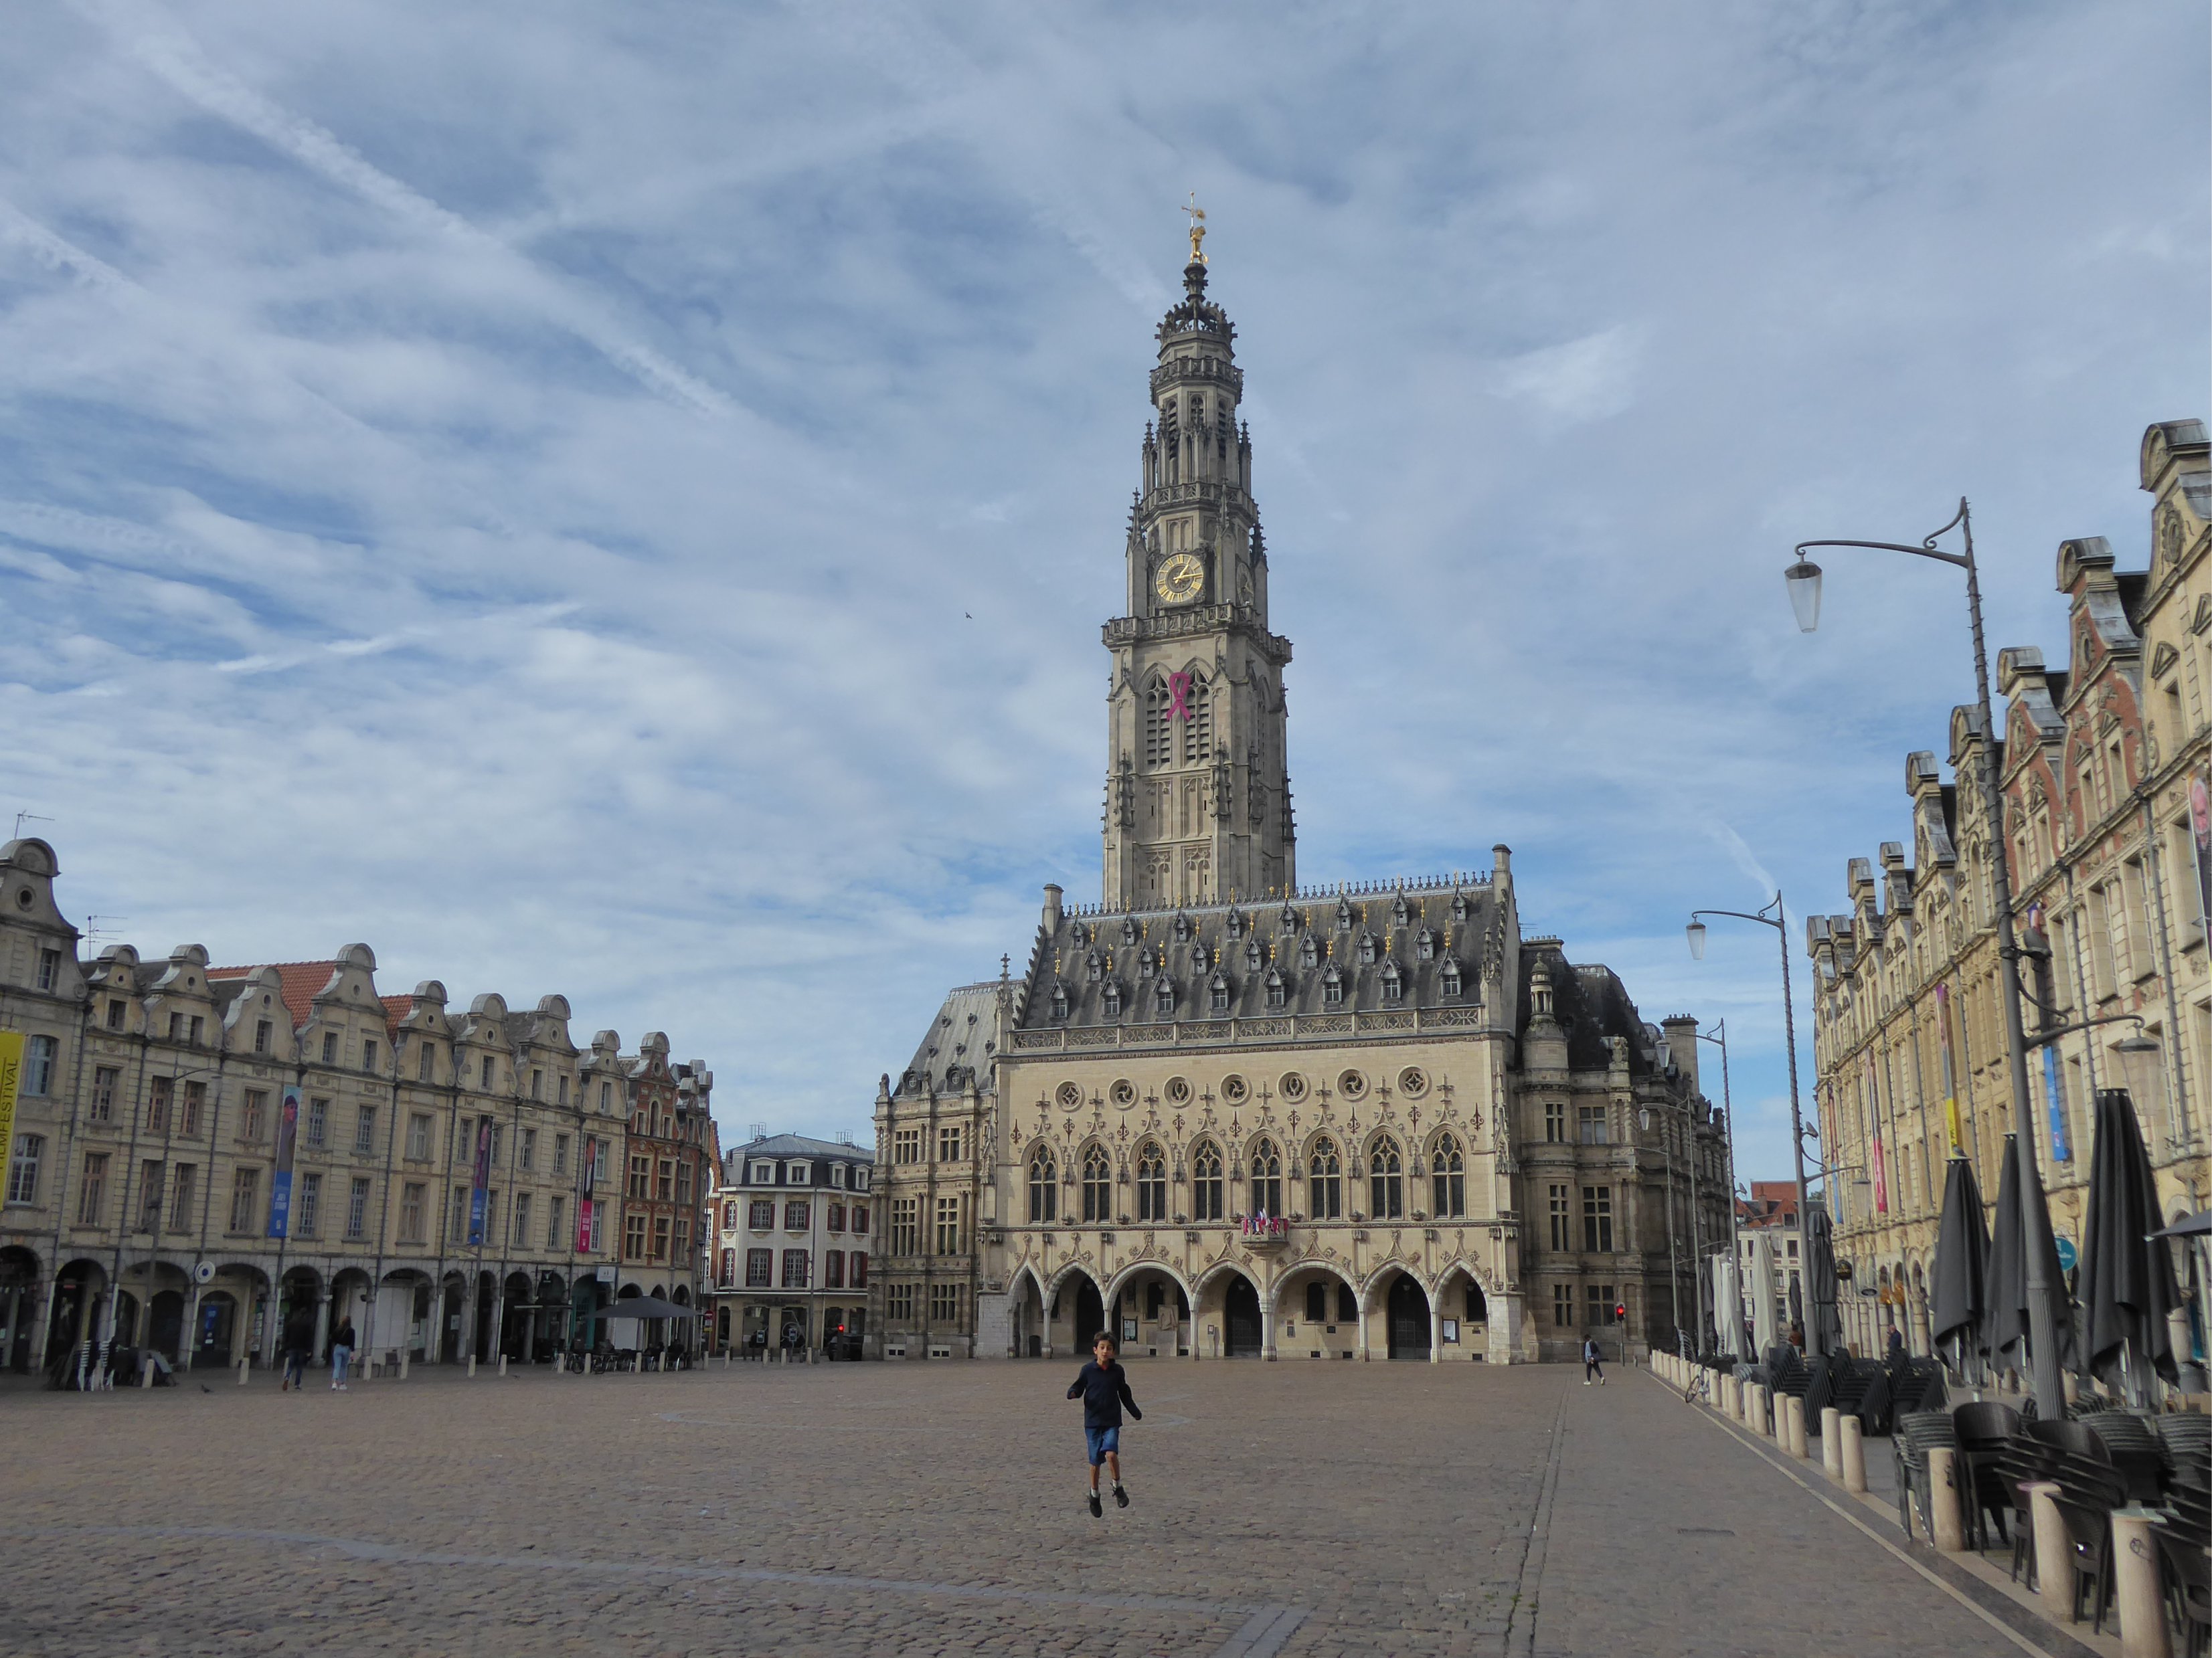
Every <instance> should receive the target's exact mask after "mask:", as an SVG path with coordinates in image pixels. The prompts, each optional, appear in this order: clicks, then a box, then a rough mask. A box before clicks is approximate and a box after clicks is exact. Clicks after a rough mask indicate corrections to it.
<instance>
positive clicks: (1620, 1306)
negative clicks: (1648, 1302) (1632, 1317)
mask: <svg viewBox="0 0 2212 1658" xmlns="http://www.w3.org/2000/svg"><path fill="white" fill-rule="evenodd" d="M1613 1316H1614V1317H1615V1318H1617V1319H1619V1320H1620V1321H1621V1322H1622V1323H1623V1324H1626V1323H1627V1322H1628V1303H1626V1302H1625V1301H1624V1302H1620V1303H1617V1304H1616V1305H1615V1306H1614V1307H1613Z"/></svg>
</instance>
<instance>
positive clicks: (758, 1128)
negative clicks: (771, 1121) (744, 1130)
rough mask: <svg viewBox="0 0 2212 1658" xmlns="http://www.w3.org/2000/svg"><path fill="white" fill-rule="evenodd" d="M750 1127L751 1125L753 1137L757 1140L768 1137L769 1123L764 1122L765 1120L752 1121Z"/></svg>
mask: <svg viewBox="0 0 2212 1658" xmlns="http://www.w3.org/2000/svg"><path fill="white" fill-rule="evenodd" d="M748 1127H750V1128H751V1130H752V1133H753V1138H754V1139H757V1140H764V1139H767V1138H768V1125H767V1124H766V1123H764V1122H757V1123H751V1124H749V1125H748Z"/></svg>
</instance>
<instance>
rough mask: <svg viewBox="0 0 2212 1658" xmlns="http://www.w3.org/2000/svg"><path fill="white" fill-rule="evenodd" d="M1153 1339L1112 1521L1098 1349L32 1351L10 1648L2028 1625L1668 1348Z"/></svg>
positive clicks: (650, 1644) (1884, 1636)
mask: <svg viewBox="0 0 2212 1658" xmlns="http://www.w3.org/2000/svg"><path fill="white" fill-rule="evenodd" d="M1129 1369H1130V1376H1131V1385H1132V1387H1133V1390H1134V1392H1135V1394H1136V1396H1137V1399H1138V1401H1139V1404H1140V1405H1141V1406H1143V1407H1144V1410H1145V1412H1146V1415H1145V1419H1144V1421H1143V1422H1142V1423H1141V1424H1133V1425H1132V1426H1131V1427H1130V1428H1129V1429H1128V1430H1127V1434H1126V1436H1125V1438H1126V1442H1127V1451H1128V1457H1127V1467H1126V1477H1127V1482H1128V1486H1129V1491H1130V1493H1131V1496H1132V1497H1133V1507H1131V1508H1130V1509H1127V1510H1126V1511H1118V1510H1116V1509H1115V1508H1114V1507H1113V1505H1112V1504H1111V1503H1110V1502H1109V1503H1108V1505H1107V1509H1106V1517H1105V1518H1104V1519H1103V1521H1102V1520H1093V1519H1091V1517H1090V1515H1088V1514H1087V1513H1086V1512H1085V1511H1084V1509H1083V1508H1082V1507H1081V1503H1080V1497H1081V1485H1082V1474H1081V1469H1082V1455H1081V1450H1082V1437H1081V1433H1080V1429H1081V1424H1082V1418H1081V1412H1080V1407H1079V1406H1076V1405H1074V1404H1071V1403H1069V1402H1067V1401H1066V1400H1065V1399H1063V1398H1062V1396H1061V1395H1062V1394H1063V1393H1064V1391H1065V1389H1066V1385H1067V1382H1068V1381H1069V1380H1070V1379H1071V1378H1072V1376H1073V1374H1074V1370H1075V1366H1074V1364H1073V1363H1072V1362H1052V1363H1013V1364H1007V1363H943V1362H938V1363H908V1364H898V1363H890V1364H881V1363H877V1364H840V1365H836V1366H817V1367H812V1368H798V1369H793V1370H784V1369H782V1368H781V1367H770V1368H765V1369H764V1368H763V1367H761V1366H757V1365H748V1366H740V1367H738V1368H737V1369H735V1370H720V1369H714V1370H703V1371H696V1372H690V1373H685V1374H681V1375H677V1376H665V1377H664V1376H645V1377H629V1376H599V1377H581V1376H558V1377H556V1376H550V1375H548V1374H545V1373H544V1372H537V1373H533V1374H531V1375H527V1376H515V1377H512V1378H508V1379H506V1380H501V1379H499V1378H496V1377H494V1376H480V1377H478V1378H477V1379H476V1380H473V1381H470V1380H466V1379H465V1378H462V1377H459V1376H452V1375H445V1374H440V1373H437V1372H417V1373H416V1375H415V1376H413V1377H412V1378H410V1380H409V1381H407V1382H404V1383H403V1382H365V1383H357V1384H356V1387H355V1388H354V1390H353V1391H352V1392H350V1393H348V1394H333V1393H331V1391H329V1389H328V1388H327V1387H325V1386H318V1387H313V1388H310V1389H309V1390H308V1391H307V1392H306V1393H304V1394H289V1395H288V1394H278V1393H277V1392H276V1388H275V1383H274V1381H273V1380H271V1379H264V1377H261V1376H257V1377H255V1379H254V1382H253V1383H252V1386H250V1387H247V1388H239V1387H237V1386H236V1385H235V1384H234V1382H229V1381H227V1380H226V1381H221V1382H218V1381H216V1380H215V1379H213V1378H210V1389H211V1390H210V1391H203V1390H202V1388H201V1386H200V1384H199V1383H198V1382H197V1381H194V1380H192V1379H191V1378H186V1379H185V1386H184V1387H183V1388H180V1389H179V1390H178V1391H175V1392H169V1391H166V1390H164V1391H161V1392H156V1393H153V1394H141V1393H137V1392H122V1393H117V1394H106V1395H96V1396H91V1397H87V1396H82V1395H75V1394H43V1393H33V1392H21V1391H17V1392H9V1393H7V1394H0V1430H4V1432H5V1434H6V1439H7V1446H8V1455H7V1461H6V1465H5V1466H6V1467H7V1470H8V1472H7V1476H6V1478H5V1479H4V1480H0V1494H4V1500H0V1547H4V1549H5V1551H6V1555H5V1558H6V1560H7V1566H8V1570H7V1572H6V1576H5V1577H4V1579H0V1582H3V1583H4V1586H5V1587H4V1588H0V1652H5V1653H9V1654H14V1653H26V1654H40V1655H46V1654H55V1655H60V1654H68V1655H71V1658H80V1655H106V1654H139V1653H146V1654H153V1653H162V1654H169V1653H187V1652H189V1653H203V1652H206V1653H252V1654H254V1655H264V1654H271V1653H307V1652H313V1653H319V1654H343V1653H404V1654H425V1655H429V1654H436V1655H447V1654H480V1653H481V1654H510V1653H511V1654H518V1655H527V1658H557V1655H568V1654H582V1653H590V1654H593V1655H618V1658H657V1655H662V1654H688V1653H700V1654H706V1653H748V1654H750V1653H763V1654H766V1653H773V1654H794V1655H797V1654H824V1655H828V1654H838V1655H842V1654H859V1653H862V1652H867V1653H871V1654H880V1655H890V1654H902V1655H903V1654H914V1655H923V1654H937V1653H945V1654H952V1653H959V1654H967V1653H978V1654H1033V1653H1069V1654H1085V1655H1091V1658H1121V1655H1139V1654H1176V1655H1181V1654H1190V1655H1201V1658H1212V1655H1217V1654H1218V1655H1222V1658H1268V1655H1271V1654H1273V1653H1276V1652H1282V1653H1285V1654H1290V1655H1334V1654H1361V1655H1368V1654H1384V1653H1390V1654H1397V1653H1405V1654H1461V1653H1479V1654H1485V1655H1490V1654H1498V1653H1501V1652H1505V1651H1510V1652H1514V1653H1521V1654H1531V1653H1533V1655H1536V1658H1544V1655H1598V1654H1603V1655H1607V1658H1631V1655H1639V1654H1647V1653H1664V1654H1677V1653H1679V1654H1684V1655H1734V1654H1770V1653H1780V1652H1785V1651H1793V1652H1802V1651H1808V1650H1824V1649H1825V1650H1838V1651H1848V1652H1850V1653H1851V1654H1852V1655H1853V1658H1879V1655H1884V1654H1892V1653H1895V1654H1905V1653H1913V1654H1929V1653H1943V1654H1978V1653H1983V1652H2008V1653H2009V1652H2013V1651H2016V1650H2017V1649H2015V1648H2014V1647H2012V1646H2011V1645H2010V1644H2009V1643H2005V1642H2003V1641H2002V1639H2001V1638H2000V1637H1997V1636H1996V1634H1995V1632H1994V1631H1991V1630H1990V1627H1989V1626H1988V1625H1986V1624H1985V1623H1983V1622H1981V1621H1980V1620H1979V1619H1976V1618H1975V1617H1974V1616H1973V1615H1972V1613H1970V1612H1967V1611H1966V1609H1965V1608H1963V1607H1962V1606H1960V1605H1958V1604H1957V1603H1956V1602H1955V1601H1954V1600H1950V1599H1949V1598H1948V1597H1947V1596H1946V1595H1945V1594H1942V1591H1940V1590H1939V1589H1937V1588H1935V1587H1934V1586H1933V1585H1931V1584H1929V1583H1927V1582H1924V1581H1923V1580H1922V1579H1921V1578H1919V1577H1917V1576H1915V1575H1914V1574H1913V1573H1912V1572H1911V1571H1910V1570H1908V1569H1907V1568H1906V1567H1905V1566H1904V1565H1903V1564H1900V1563H1899V1562H1898V1561H1896V1560H1895V1559H1894V1558H1892V1557H1890V1556H1889V1555H1887V1554H1886V1553H1884V1552H1882V1551H1881V1548H1880V1547H1879V1546H1877V1545H1875V1543H1874V1542H1873V1541H1871V1540H1869V1539H1867V1538H1865V1537H1863V1535H1861V1534H1860V1533H1857V1532H1855V1531H1854V1530H1852V1529H1851V1528H1850V1527H1849V1526H1847V1525H1846V1524H1844V1522H1843V1521H1841V1520H1839V1519H1837V1518H1836V1517H1835V1516H1833V1515H1831V1514H1830V1513H1828V1512H1827V1511H1826V1510H1825V1509H1821V1508H1820V1506H1819V1505H1817V1504H1816V1503H1812V1502H1810V1501H1808V1500H1807V1499H1806V1498H1805V1497H1803V1495H1802V1493H1801V1492H1798V1491H1796V1490H1795V1488H1793V1487H1792V1486H1790V1485H1789V1483H1788V1482H1787V1481H1786V1480H1785V1479H1783V1478H1781V1477H1780V1476H1779V1475H1778V1474H1777V1473H1775V1472H1774V1471H1773V1470H1771V1469H1769V1468H1766V1467H1761V1466H1760V1465H1759V1461H1758V1460H1757V1459H1756V1457H1754V1456H1753V1455H1751V1454H1750V1453H1749V1452H1748V1451H1747V1450H1746V1449H1744V1448H1742V1447H1740V1446H1736V1445H1732V1444H1730V1443H1729V1441H1728V1440H1727V1439H1726V1438H1725V1437H1724V1436H1723V1435H1722V1434H1720V1433H1718V1432H1717V1431H1715V1430H1714V1429H1713V1428H1712V1427H1711V1425H1709V1424H1706V1423H1705V1422H1703V1421H1700V1420H1699V1419H1698V1416H1697V1413H1696V1412H1693V1411H1692V1410H1690V1409H1688V1408H1686V1407H1685V1406H1683V1405H1681V1404H1680V1401H1679V1400H1677V1399H1675V1398H1674V1397H1673V1396H1671V1395H1669V1394H1668V1393H1667V1392H1666V1391H1665V1390H1664V1389H1662V1388H1660V1387H1659V1386H1657V1385H1656V1383H1654V1382H1652V1381H1650V1378H1648V1377H1645V1376H1638V1375H1635V1374H1632V1373H1631V1374H1616V1376H1615V1377H1614V1380H1613V1385H1612V1386H1610V1387H1607V1388H1583V1387H1582V1386H1580V1385H1579V1383H1580V1372H1579V1370H1577V1369H1574V1368H1570V1367H1566V1366H1537V1367H1525V1368H1524V1367H1515V1368H1512V1369H1510V1370H1504V1369H1501V1370H1491V1369H1487V1368H1486V1367H1483V1366H1479V1365H1473V1364H1468V1365H1454V1366H1426V1365H1393V1364H1383V1363H1376V1364H1371V1365H1364V1366H1353V1365H1350V1364H1345V1365H1320V1364H1313V1363H1281V1364H1274V1365H1261V1364H1256V1363H1209V1364H1193V1363H1170V1362H1168V1361H1164V1360H1160V1361H1152V1362H1146V1361H1142V1360H1139V1361H1137V1362H1135V1363H1132V1364H1131V1365H1130V1367H1129ZM1555 1447H1556V1451H1557V1455H1556V1456H1555V1455H1554V1448H1555ZM1547 1492H1549V1493H1550V1495H1549V1500H1548V1501H1547V1500H1546V1499H1547ZM1532 1532H1533V1533H1534V1546H1533V1547H1532ZM1524 1568H1525V1573H1526V1576H1525V1587H1526V1588H1527V1589H1528V1590H1529V1591H1531V1592H1533V1595H1534V1619H1533V1628H1532V1625H1531V1615H1530V1611H1529V1606H1528V1602H1527V1601H1525V1600H1524V1601H1523V1602H1522V1604H1521V1606H1520V1608H1519V1610H1518V1611H1517V1612H1516V1594H1520V1593H1521V1592H1522V1590H1523V1588H1524ZM1509 1623H1510V1629H1509ZM1532 1637H1533V1646H1532V1645H1531V1640H1532Z"/></svg>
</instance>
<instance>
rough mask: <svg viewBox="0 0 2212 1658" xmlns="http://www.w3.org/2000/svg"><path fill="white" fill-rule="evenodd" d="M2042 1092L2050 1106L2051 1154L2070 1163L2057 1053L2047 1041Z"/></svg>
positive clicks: (2064, 1105) (2070, 1157)
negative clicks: (2059, 1086) (2059, 1085)
mask: <svg viewBox="0 0 2212 1658" xmlns="http://www.w3.org/2000/svg"><path fill="white" fill-rule="evenodd" d="M2043 1092H2044V1096H2045V1099H2046V1100H2047V1101H2048V1102H2049V1103H2050V1108H2051V1157H2053V1158H2054V1159H2055V1160H2056V1161H2057V1162H2059V1163H2071V1162H2073V1161H2074V1148H2073V1147H2072V1146H2071V1145H2069V1144H2068V1143H2067V1139H2066V1099H2065V1096H2063V1094H2061V1093H2060V1092H2059V1091H2058V1054H2057V1049H2056V1048H2055V1047H2054V1046H2053V1045H2052V1044H2051V1043H2049V1042H2045V1044H2044V1046H2043Z"/></svg>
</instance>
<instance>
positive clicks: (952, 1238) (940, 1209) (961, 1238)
mask: <svg viewBox="0 0 2212 1658" xmlns="http://www.w3.org/2000/svg"><path fill="white" fill-rule="evenodd" d="M966 1230H967V1229H966V1228H965V1227H963V1225H962V1224H961V1202H960V1199H958V1198H957V1197H950V1198H939V1199H938V1200H937V1253H938V1254H940V1255H957V1254H960V1253H961V1251H962V1250H963V1249H964V1248H966V1247H967V1238H966V1236H965V1234H966Z"/></svg>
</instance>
